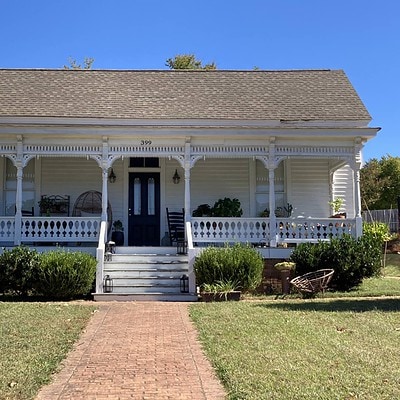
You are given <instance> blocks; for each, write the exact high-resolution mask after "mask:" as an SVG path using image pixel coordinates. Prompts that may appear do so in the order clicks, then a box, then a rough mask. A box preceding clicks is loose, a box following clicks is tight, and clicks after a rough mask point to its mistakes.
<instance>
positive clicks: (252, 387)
mask: <svg viewBox="0 0 400 400" xmlns="http://www.w3.org/2000/svg"><path fill="white" fill-rule="evenodd" d="M399 259H400V258H396V259H395V260H396V262H395V263H393V262H391V263H390V264H388V266H387V267H386V268H385V269H384V271H383V277H381V278H372V279H367V280H365V281H364V282H363V284H362V285H361V286H360V288H358V289H357V290H356V291H353V292H350V293H347V294H343V293H329V294H328V293H327V294H325V297H324V298H316V299H311V300H303V299H301V298H286V299H284V300H281V299H279V300H274V299H273V298H271V297H270V298H269V299H263V300H253V301H251V300H250V301H243V302H240V303H229V302H227V303H198V304H194V305H192V306H191V307H190V314H191V317H192V319H193V321H194V322H195V325H196V327H197V329H198V330H199V334H200V340H201V342H202V343H203V346H204V348H205V351H206V353H207V354H208V357H209V359H210V360H211V362H212V364H213V365H214V367H215V368H216V371H217V374H218V376H219V378H220V379H221V381H222V382H223V383H224V385H225V387H226V389H227V391H228V393H229V399H231V400H238V399H246V400H247V399H248V400H251V399H257V400H262V399H284V400H286V399H287V400H297V399H298V400H300V399H301V400H308V399H310V400H311V399H313V400H328V399H329V400H331V399H343V400H356V399H363V400H386V399H387V400H389V399H395V398H400V372H399V371H400V361H399V356H400V351H399V347H398V342H399V340H400V298H396V297H380V298H370V297H363V298H360V297H361V296H377V295H383V296H391V295H397V296H399V295H400V279H396V276H399V275H398V274H399V272H400V265H398V264H397V261H398V260H399ZM329 296H331V297H329ZM343 296H348V297H343ZM352 296H360V297H358V298H352ZM335 297H336V298H335ZM339 297H340V298H339Z"/></svg>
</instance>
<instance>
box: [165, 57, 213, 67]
mask: <svg viewBox="0 0 400 400" xmlns="http://www.w3.org/2000/svg"><path fill="white" fill-rule="evenodd" d="M165 65H166V66H167V67H169V68H170V69H207V70H212V69H217V65H216V64H215V63H214V61H213V62H211V63H209V64H205V65H203V63H202V62H201V61H200V60H197V59H196V57H195V55H194V54H178V55H176V56H175V57H174V58H168V60H167V61H166V63H165Z"/></svg>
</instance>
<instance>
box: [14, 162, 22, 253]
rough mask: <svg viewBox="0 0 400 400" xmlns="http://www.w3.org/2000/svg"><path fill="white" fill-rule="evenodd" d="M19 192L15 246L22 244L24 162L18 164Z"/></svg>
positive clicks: (17, 194) (17, 197)
mask: <svg viewBox="0 0 400 400" xmlns="http://www.w3.org/2000/svg"><path fill="white" fill-rule="evenodd" d="M16 167H17V190H16V195H15V208H16V213H15V235H14V244H15V245H16V246H18V245H20V244H21V224H22V175H23V167H22V162H21V161H18V162H17V165H16Z"/></svg>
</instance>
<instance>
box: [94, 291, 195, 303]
mask: <svg viewBox="0 0 400 400" xmlns="http://www.w3.org/2000/svg"><path fill="white" fill-rule="evenodd" d="M93 297H94V300H95V301H179V302H182V301H184V302H189V301H192V302H195V301H197V300H198V297H197V295H193V294H188V293H156V292H155V293H95V294H94V295H93Z"/></svg>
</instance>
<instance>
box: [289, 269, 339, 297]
mask: <svg viewBox="0 0 400 400" xmlns="http://www.w3.org/2000/svg"><path fill="white" fill-rule="evenodd" d="M333 273H334V270H333V269H319V270H318V271H313V272H308V273H306V274H304V275H301V276H297V277H296V278H294V279H292V280H291V281H290V283H291V284H292V285H293V286H294V287H295V288H296V289H297V290H298V291H299V292H301V293H303V294H315V293H318V292H325V290H326V289H327V287H328V285H329V282H330V281H331V279H332V276H333Z"/></svg>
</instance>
